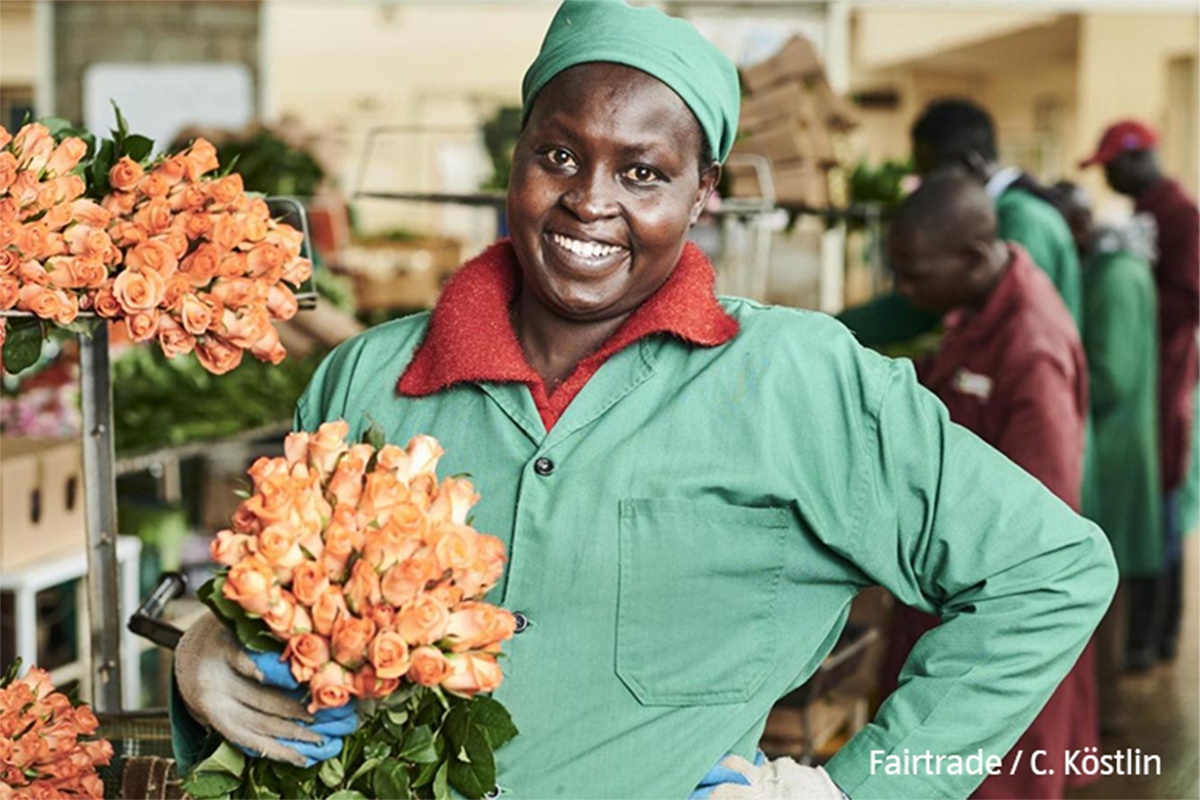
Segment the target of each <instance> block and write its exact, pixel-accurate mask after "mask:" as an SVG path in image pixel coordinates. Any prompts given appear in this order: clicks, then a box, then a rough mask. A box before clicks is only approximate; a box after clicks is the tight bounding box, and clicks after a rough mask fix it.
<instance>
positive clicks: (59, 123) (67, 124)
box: [38, 117, 75, 139]
mask: <svg viewBox="0 0 1200 800" xmlns="http://www.w3.org/2000/svg"><path fill="white" fill-rule="evenodd" d="M38 122H40V123H41V124H43V125H45V126H46V129H47V130H48V131H50V135H51V136H53V137H54V138H55V139H59V138H60V137H63V136H71V135H72V132H73V129H74V127H75V126H74V125H72V124H71V120H69V119H64V118H62V117H41V118H40V119H38Z"/></svg>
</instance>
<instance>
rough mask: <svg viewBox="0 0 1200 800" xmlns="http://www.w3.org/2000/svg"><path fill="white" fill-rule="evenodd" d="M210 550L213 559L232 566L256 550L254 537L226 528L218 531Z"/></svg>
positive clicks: (223, 564)
mask: <svg viewBox="0 0 1200 800" xmlns="http://www.w3.org/2000/svg"><path fill="white" fill-rule="evenodd" d="M208 550H209V554H210V555H211V556H212V560H213V561H215V562H217V563H218V564H221V565H222V566H226V567H232V566H233V565H234V564H236V563H238V562H239V561H241V560H242V559H243V558H245V557H246V556H248V555H250V554H251V553H252V552H254V539H253V538H252V537H250V536H247V535H246V534H244V533H234V532H233V531H231V530H229V529H228V528H226V529H225V530H222V531H217V536H216V538H215V539H213V540H212V544H210V545H209V548H208Z"/></svg>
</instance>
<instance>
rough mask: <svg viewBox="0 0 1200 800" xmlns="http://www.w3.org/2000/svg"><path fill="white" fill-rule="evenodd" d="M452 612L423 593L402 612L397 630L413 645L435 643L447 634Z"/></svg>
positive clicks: (397, 623)
mask: <svg viewBox="0 0 1200 800" xmlns="http://www.w3.org/2000/svg"><path fill="white" fill-rule="evenodd" d="M449 624H450V612H449V611H448V610H447V609H446V607H445V606H444V605H442V604H441V603H440V602H439V601H437V600H435V599H434V598H432V597H430V596H429V595H427V594H423V595H421V596H420V597H418V598H417V599H416V600H415V601H413V603H412V605H410V606H408V607H407V608H405V609H404V610H402V611H401V612H400V615H399V616H398V617H397V618H396V630H397V631H399V633H400V635H401V636H403V637H404V640H405V641H406V642H408V643H409V644H411V645H422V644H433V643H434V642H436V641H437V640H439V639H441V638H442V637H443V636H445V635H446V628H447V626H449Z"/></svg>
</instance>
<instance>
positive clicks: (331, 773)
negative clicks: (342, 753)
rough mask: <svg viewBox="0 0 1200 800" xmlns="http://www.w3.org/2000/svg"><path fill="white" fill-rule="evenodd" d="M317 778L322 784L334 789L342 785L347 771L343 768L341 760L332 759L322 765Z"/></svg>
mask: <svg viewBox="0 0 1200 800" xmlns="http://www.w3.org/2000/svg"><path fill="white" fill-rule="evenodd" d="M317 777H319V778H320V779H321V783H323V784H325V785H326V786H328V787H329V788H330V789H334V788H336V787H338V786H341V785H342V778H344V777H346V770H345V768H344V767H343V766H342V760H341V759H340V758H331V759H329V760H328V761H326V762H325V763H324V764H322V765H321V771H320V772H318V773H317Z"/></svg>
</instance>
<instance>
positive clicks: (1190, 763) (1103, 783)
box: [1068, 535, 1200, 800]
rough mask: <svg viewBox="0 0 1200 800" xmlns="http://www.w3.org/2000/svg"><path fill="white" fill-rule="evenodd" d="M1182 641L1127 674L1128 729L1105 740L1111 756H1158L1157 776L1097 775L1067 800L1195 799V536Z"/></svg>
mask: <svg viewBox="0 0 1200 800" xmlns="http://www.w3.org/2000/svg"><path fill="white" fill-rule="evenodd" d="M1184 545H1185V547H1184V557H1185V559H1186V567H1185V572H1184V587H1185V595H1184V618H1183V637H1182V641H1181V642H1180V648H1179V656H1178V658H1177V659H1176V660H1175V661H1174V662H1172V663H1170V664H1162V665H1160V666H1158V667H1157V668H1155V669H1152V670H1150V671H1149V672H1147V673H1145V674H1143V675H1137V676H1132V675H1130V676H1126V677H1125V679H1124V680H1123V681H1122V684H1121V689H1122V692H1123V695H1124V700H1125V708H1126V709H1127V710H1128V712H1129V714H1128V717H1129V718H1128V727H1127V729H1126V730H1125V732H1124V733H1123V734H1122V735H1120V736H1113V737H1109V738H1106V739H1105V740H1104V743H1103V750H1104V751H1105V752H1106V753H1113V752H1116V751H1118V750H1120V751H1124V750H1125V749H1126V748H1134V749H1136V748H1140V749H1141V751H1142V753H1143V754H1147V753H1151V754H1156V755H1158V756H1160V757H1161V758H1162V774H1161V775H1157V776H1156V775H1148V776H1132V775H1130V776H1110V777H1101V778H1099V779H1098V780H1097V781H1096V782H1095V783H1093V784H1092V785H1090V786H1087V787H1085V788H1083V789H1080V790H1077V791H1073V792H1071V793H1070V794H1069V795H1068V796H1069V797H1071V798H1078V799H1079V800H1083V799H1084V798H1088V800H1091V799H1092V798H1114V799H1116V798H1130V799H1131V800H1132V799H1133V798H1156V799H1157V798H1192V800H1195V798H1200V635H1198V634H1197V630H1198V628H1200V614H1198V613H1197V612H1198V608H1197V606H1198V605H1200V537H1198V536H1196V535H1193V536H1191V537H1189V538H1188V539H1187V540H1185V542H1184Z"/></svg>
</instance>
